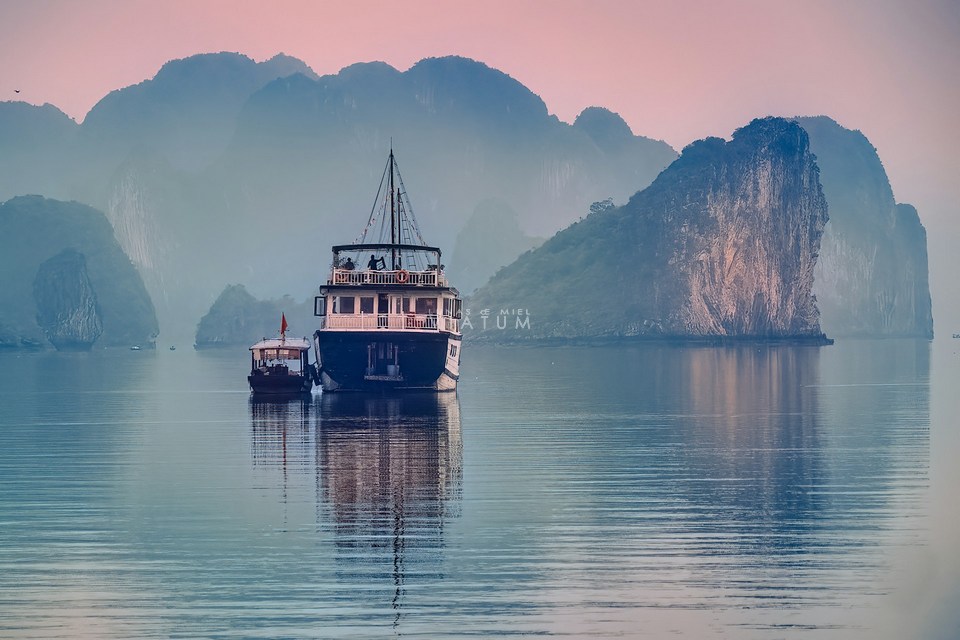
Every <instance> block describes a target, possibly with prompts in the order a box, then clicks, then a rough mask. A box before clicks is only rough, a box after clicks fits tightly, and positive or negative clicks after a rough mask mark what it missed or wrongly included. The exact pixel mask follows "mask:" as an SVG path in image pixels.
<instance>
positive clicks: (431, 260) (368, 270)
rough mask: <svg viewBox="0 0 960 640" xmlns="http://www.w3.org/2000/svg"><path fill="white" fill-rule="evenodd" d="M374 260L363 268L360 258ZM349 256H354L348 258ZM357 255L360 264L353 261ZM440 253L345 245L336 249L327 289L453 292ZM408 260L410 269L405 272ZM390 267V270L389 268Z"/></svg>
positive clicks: (390, 245) (423, 248)
mask: <svg viewBox="0 0 960 640" xmlns="http://www.w3.org/2000/svg"><path fill="white" fill-rule="evenodd" d="M367 252H370V259H369V260H367V261H366V263H364V264H363V265H361V264H359V262H360V255H361V254H363V255H366V253H367ZM345 254H350V255H346V257H345ZM353 255H356V256H358V261H357V262H354V261H353ZM440 256H441V253H440V249H438V248H437V247H428V246H425V245H414V244H395V243H379V244H345V245H337V246H335V247H333V267H332V268H331V270H330V277H329V279H328V280H327V285H333V286H337V285H340V286H362V287H366V286H394V285H396V286H400V285H403V286H414V287H443V288H449V287H450V284H449V282H448V281H447V278H446V275H445V274H444V272H443V265H442V264H440ZM404 260H406V263H407V265H409V268H404V266H403V263H404ZM388 264H389V268H387V265H388Z"/></svg>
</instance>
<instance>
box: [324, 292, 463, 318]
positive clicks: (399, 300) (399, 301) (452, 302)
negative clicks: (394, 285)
mask: <svg viewBox="0 0 960 640" xmlns="http://www.w3.org/2000/svg"><path fill="white" fill-rule="evenodd" d="M329 300H330V306H329V312H330V313H342V314H355V313H357V312H358V311H359V312H360V313H361V314H368V313H399V314H407V313H410V312H411V311H412V312H414V313H417V314H418V315H437V298H406V297H396V296H394V297H390V298H388V297H387V296H379V304H376V303H377V296H329ZM442 300H443V315H445V316H450V317H455V316H456V315H457V314H459V313H460V300H456V299H452V298H442ZM411 301H413V302H412V303H411ZM375 304H376V308H379V310H375ZM411 304H412V308H411ZM391 307H392V308H391ZM327 312H328V307H327V298H324V297H322V296H320V297H317V298H316V300H315V305H314V313H315V314H316V315H318V316H323V315H326V314H327Z"/></svg>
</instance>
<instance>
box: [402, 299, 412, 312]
mask: <svg viewBox="0 0 960 640" xmlns="http://www.w3.org/2000/svg"><path fill="white" fill-rule="evenodd" d="M402 300H403V303H402V305H401V307H400V309H401V311H400V312H401V313H410V298H402Z"/></svg>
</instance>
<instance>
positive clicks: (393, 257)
mask: <svg viewBox="0 0 960 640" xmlns="http://www.w3.org/2000/svg"><path fill="white" fill-rule="evenodd" d="M390 244H397V231H396V209H395V207H394V202H393V145H392V144H391V145H390ZM390 268H391V269H392V270H393V271H396V270H397V250H396V248H394V247H391V248H390Z"/></svg>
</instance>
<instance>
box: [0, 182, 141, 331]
mask: <svg viewBox="0 0 960 640" xmlns="http://www.w3.org/2000/svg"><path fill="white" fill-rule="evenodd" d="M0 272H2V273H3V274H4V283H3V287H0V346H3V347H31V346H32V347H44V346H49V345H50V344H51V343H52V344H54V345H57V346H58V347H63V346H66V347H68V348H77V347H80V348H84V347H87V348H88V347H89V346H90V345H92V344H94V343H96V344H97V345H104V346H110V345H122V346H129V345H132V344H144V345H146V344H151V343H152V342H153V340H154V339H155V337H156V335H157V332H158V326H157V318H156V315H155V313H154V308H153V303H152V302H151V300H150V296H149V295H147V291H146V288H145V287H144V284H143V281H142V280H141V278H140V275H139V273H138V272H137V270H136V268H134V266H133V264H132V263H131V262H130V259H129V258H128V257H127V256H126V255H125V254H124V253H123V250H122V249H121V248H120V245H119V244H118V243H117V241H116V239H115V238H114V235H113V229H112V228H111V227H110V224H109V222H107V219H106V217H105V216H104V215H103V213H101V212H99V211H96V210H95V209H92V208H90V207H88V206H86V205H82V204H79V203H77V202H61V201H57V200H50V199H46V198H42V197H40V196H21V197H17V198H13V199H11V200H8V201H7V202H4V203H2V204H0ZM48 338H49V339H50V342H48Z"/></svg>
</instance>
